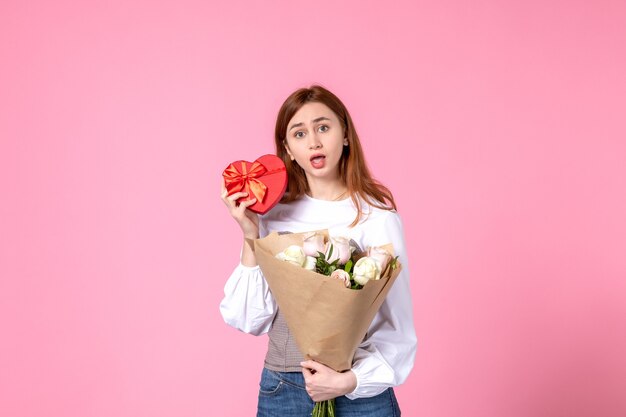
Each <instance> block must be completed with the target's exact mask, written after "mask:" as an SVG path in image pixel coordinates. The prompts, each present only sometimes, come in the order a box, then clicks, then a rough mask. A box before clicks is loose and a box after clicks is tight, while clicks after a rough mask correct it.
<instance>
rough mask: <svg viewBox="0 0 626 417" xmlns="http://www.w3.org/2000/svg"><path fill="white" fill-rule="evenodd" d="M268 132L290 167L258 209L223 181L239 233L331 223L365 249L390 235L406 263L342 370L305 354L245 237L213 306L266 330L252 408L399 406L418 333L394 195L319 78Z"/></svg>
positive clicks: (372, 409)
mask: <svg viewBox="0 0 626 417" xmlns="http://www.w3.org/2000/svg"><path fill="white" fill-rule="evenodd" d="M275 139H276V154H277V155H278V156H279V157H280V158H282V160H283V161H284V162H285V165H286V167H287V172H288V186H287V192H286V193H285V196H284V197H283V199H282V200H281V202H280V203H279V204H277V205H276V206H275V207H274V208H273V209H272V210H270V211H269V212H267V213H266V214H264V215H262V216H258V215H257V214H255V213H253V212H251V211H249V210H247V207H249V206H250V205H251V204H254V202H255V199H254V198H248V199H246V200H242V201H241V202H239V203H237V202H236V200H237V199H239V198H241V197H248V196H247V194H246V193H244V192H239V193H234V194H232V195H230V196H228V195H227V193H226V190H225V188H224V187H223V186H222V195H221V198H222V200H223V201H224V203H225V204H226V206H227V207H228V210H229V212H230V214H231V215H232V217H233V218H234V219H235V220H236V221H237V223H238V224H239V226H240V227H241V230H242V232H243V235H244V238H246V237H247V238H253V239H256V238H259V237H265V236H266V235H267V234H268V233H270V232H272V231H278V232H292V233H299V232H307V231H311V230H320V229H328V231H329V234H330V235H331V236H346V237H349V238H351V239H353V240H354V241H355V242H356V243H357V244H358V245H359V247H360V248H362V249H366V248H367V247H368V246H376V245H382V244H386V243H392V244H393V247H394V251H395V252H396V253H395V254H396V255H398V256H399V259H400V261H401V262H402V264H403V269H402V270H401V273H400V275H399V276H398V278H397V279H396V282H395V283H394V284H393V287H392V288H391V290H390V291H389V293H388V294H387V298H386V299H385V301H384V303H383V304H382V306H381V308H380V310H379V312H378V313H377V314H376V316H375V317H374V320H373V321H372V324H371V326H370V327H369V330H368V332H367V335H366V337H365V339H364V340H363V342H362V343H361V344H360V345H359V347H358V348H357V351H356V354H355V356H354V361H353V364H352V369H351V370H349V371H347V372H342V373H339V372H336V371H334V370H333V369H331V368H328V367H326V366H324V365H322V364H320V363H317V362H314V361H311V360H308V361H304V358H303V357H302V355H301V354H300V352H299V351H298V348H297V347H296V345H295V342H294V340H293V338H292V337H291V335H290V333H289V329H288V328H287V325H286V323H285V320H284V317H283V316H282V314H281V311H280V309H278V306H277V304H276V301H275V300H274V298H273V297H272V294H271V292H270V290H269V287H268V285H267V283H266V281H265V279H264V277H263V274H262V272H261V270H260V268H259V266H258V265H257V263H256V259H255V257H254V252H253V251H252V248H251V247H250V246H249V245H248V244H247V243H246V241H245V240H244V243H243V248H242V252H241V262H240V264H239V265H237V267H236V268H235V270H234V271H233V273H232V275H231V276H230V278H229V279H228V281H227V282H226V286H225V297H224V299H223V301H222V303H221V305H220V311H221V313H222V316H223V317H224V320H225V321H226V323H228V324H230V325H231V326H233V327H235V328H237V329H239V330H242V331H244V332H247V333H251V334H254V335H260V334H264V333H268V334H269V344H268V350H267V355H266V357H265V366H264V368H263V372H262V375H261V383H260V390H259V402H258V414H257V417H266V416H285V417H287V416H298V417H300V416H310V415H311V411H312V410H313V406H314V403H315V402H318V401H323V400H327V399H331V398H336V400H335V407H336V412H337V415H338V416H340V417H347V416H361V417H362V416H377V417H384V416H399V415H400V409H399V407H398V403H397V401H396V398H395V395H394V392H393V387H394V386H397V385H399V384H401V383H403V382H404V381H405V380H406V378H407V376H408V375H409V372H410V371H411V369H412V368H413V361H414V357H415V350H416V346H417V339H416V335H415V329H414V327H413V314H412V304H411V292H410V289H409V263H408V259H407V253H406V248H405V244H404V232H403V229H402V222H401V220H400V217H399V215H398V213H397V212H396V210H395V209H396V205H395V202H394V199H393V196H392V194H391V192H390V191H389V190H388V189H387V188H386V187H385V186H383V185H382V184H380V183H378V182H377V181H375V180H374V179H373V178H372V176H371V174H370V172H369V170H368V168H367V166H366V164H365V158H364V155H363V151H362V149H361V144H360V142H359V137H358V135H357V133H356V130H355V127H354V124H353V123H352V119H351V118H350V115H349V114H348V110H347V109H346V107H345V106H344V104H343V103H342V102H341V101H340V100H339V98H337V97H336V96H335V95H334V94H333V93H331V92H330V91H328V90H326V89H325V88H323V87H321V86H318V85H313V86H311V87H310V88H302V89H299V90H297V91H295V92H294V93H292V94H291V95H290V96H289V97H288V98H287V100H286V101H285V102H284V103H283V105H282V107H281V108H280V111H279V112H278V118H277V121H276V131H275ZM391 153H392V150H391V148H390V150H389V154H391Z"/></svg>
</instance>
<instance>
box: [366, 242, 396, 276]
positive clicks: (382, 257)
mask: <svg viewBox="0 0 626 417" xmlns="http://www.w3.org/2000/svg"><path fill="white" fill-rule="evenodd" d="M367 256H368V257H370V258H372V259H374V260H375V261H376V262H378V269H380V273H381V274H382V273H383V271H384V270H385V268H386V267H387V264H388V263H389V261H391V254H390V253H389V252H388V251H387V250H386V249H384V248H381V247H378V246H374V247H371V248H369V249H368V250H367Z"/></svg>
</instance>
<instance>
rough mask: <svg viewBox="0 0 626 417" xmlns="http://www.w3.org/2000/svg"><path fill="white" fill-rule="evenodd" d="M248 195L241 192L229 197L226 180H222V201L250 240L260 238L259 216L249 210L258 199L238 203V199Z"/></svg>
mask: <svg viewBox="0 0 626 417" xmlns="http://www.w3.org/2000/svg"><path fill="white" fill-rule="evenodd" d="M247 195H248V193H246V192H243V191H240V192H238V193H233V194H231V195H228V190H226V186H225V185H224V178H222V194H221V197H222V201H223V202H224V204H226V207H228V211H229V212H230V215H231V216H233V218H234V219H235V220H236V221H237V223H238V224H239V227H241V231H242V232H243V236H244V237H246V238H250V239H258V238H259V215H258V214H256V213H254V212H252V211H250V210H248V207H249V206H251V205H253V204H254V203H256V198H254V197H252V198H250V199H247V200H242V201H241V202H239V203H237V199H239V198H241V197H246V196H247Z"/></svg>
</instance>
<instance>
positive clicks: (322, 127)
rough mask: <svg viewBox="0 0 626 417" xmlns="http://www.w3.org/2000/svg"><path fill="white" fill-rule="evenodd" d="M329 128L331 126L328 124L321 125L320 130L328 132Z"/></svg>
mask: <svg viewBox="0 0 626 417" xmlns="http://www.w3.org/2000/svg"><path fill="white" fill-rule="evenodd" d="M328 129H329V127H328V126H326V125H321V126H320V129H319V130H320V131H322V132H326V131H327V130H328Z"/></svg>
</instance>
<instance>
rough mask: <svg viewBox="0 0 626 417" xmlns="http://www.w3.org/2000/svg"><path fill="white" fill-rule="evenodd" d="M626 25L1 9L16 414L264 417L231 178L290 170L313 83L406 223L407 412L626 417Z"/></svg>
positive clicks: (6, 272) (3, 309)
mask: <svg viewBox="0 0 626 417" xmlns="http://www.w3.org/2000/svg"><path fill="white" fill-rule="evenodd" d="M87 3H91V4H87ZM218 4H219V5H218ZM625 21H626V6H625V3H624V2H618V1H602V0H600V1H596V2H589V1H586V2H585V1H530V2H521V1H518V2H498V1H493V0H492V1H473V2H466V1H458V0H457V1H454V0H450V1H443V2H442V1H433V2H425V1H420V2H412V1H411V2H410V1H403V2H386V3H384V5H381V4H380V3H379V2H373V1H345V2H331V1H326V0H323V1H318V2H301V3H300V2H294V1H281V2H278V1H276V2H266V1H263V2H261V1H254V2H253V1H248V2H241V1H239V2H229V4H228V5H227V4H226V2H219V3H218V2H214V4H209V3H207V2H205V1H195V2H192V1H169V2H164V1H161V2H153V1H108V2H78V1H76V2H70V1H61V0H59V1H54V2H52V1H50V2H43V1H38V2H34V1H30V2H29V1H17V0H15V1H6V0H5V1H3V2H2V3H1V4H0V62H1V63H2V65H1V66H0V158H1V160H0V195H1V198H2V204H1V205H0V276H1V280H0V324H1V333H0V334H1V335H2V342H1V343H0V369H1V370H2V371H1V372H0V415H2V416H15V417H26V416H33V417H35V416H36V417H41V416H72V417H74V416H76V417H79V416H80V417H84V416H91V417H111V416H115V417H140V416H150V417H152V416H164V417H165V416H167V417H171V416H176V417H191V416H198V417H199V416H217V415H233V416H235V415H242V416H250V415H253V414H254V410H255V404H256V391H257V384H258V377H259V374H260V372H261V366H262V359H263V356H264V352H265V344H266V338H265V337H260V338H255V337H253V336H248V335H244V334H241V333H238V332H237V331H235V330H233V329H231V328H229V327H228V326H226V325H225V324H224V323H223V322H222V319H221V317H220V315H219V312H218V303H219V301H220V299H221V296H222V288H223V284H224V282H225V280H226V278H227V277H228V275H229V274H230V272H231V270H232V268H234V266H235V264H236V262H237V258H238V254H239V247H240V236H239V232H238V228H237V226H236V224H235V223H234V221H232V220H231V219H230V217H229V216H228V214H227V212H226V210H225V208H224V207H223V204H222V202H221V201H220V199H219V181H220V173H221V170H222V169H223V168H224V167H225V166H226V165H227V164H228V163H229V162H231V161H232V160H235V159H240V158H245V159H254V158H255V157H256V156H259V155H261V154H262V153H267V152H271V151H272V149H273V148H272V130H273V123H274V118H275V115H276V112H277V110H278V107H279V105H280V103H281V102H282V100H284V98H285V97H286V96H287V95H288V94H289V93H290V92H291V91H292V90H294V89H296V88H298V87H301V86H305V85H307V84H310V83H312V82H321V83H322V84H324V85H326V86H327V87H329V88H330V89H331V90H333V91H335V92H336V93H337V94H338V95H339V96H340V97H341V98H342V99H343V100H344V101H345V102H346V104H347V105H348V107H349V108H350V110H351V112H352V116H353V118H354V120H355V123H356V125H357V128H358V131H359V133H360V135H361V137H362V140H363V143H364V147H365V150H366V152H367V154H368V155H369V163H370V165H371V166H372V170H373V172H374V173H375V174H376V176H377V177H378V178H379V179H381V180H382V181H383V182H384V183H386V184H387V185H388V186H389V187H390V188H391V189H392V190H393V191H394V193H395V195H396V196H397V200H398V203H399V206H400V213H401V215H402V216H403V218H404V221H405V225H406V236H407V240H408V242H407V244H408V247H409V254H410V260H411V274H412V290H413V297H414V302H415V319H416V327H417V333H418V337H419V347H418V355H417V361H416V366H415V369H414V371H413V373H412V375H411V377H410V378H409V380H408V382H407V383H406V384H405V385H404V386H402V387H400V388H399V389H398V397H399V399H400V402H401V405H402V408H403V412H404V415H406V416H429V417H448V416H465V417H483V416H488V417H491V416H493V417H499V416H508V417H528V416H533V417H543V416H546V417H547V416H550V417H560V416H568V417H586V416H594V417H595V416H603V417H613V416H615V417H617V416H623V415H625V414H626V399H624V395H623V394H624V391H626V356H625V355H624V352H625V351H626V332H625V331H624V328H625V327H626V326H625V321H626V320H625V317H626V279H625V278H626V256H625V254H626V216H625V215H624V213H626V193H625V189H626V140H625V138H626V127H625V123H624V121H625V116H626V115H625V109H626V77H624V74H625V73H626V53H625V52H624V51H626V25H625V24H624V22H625Z"/></svg>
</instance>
